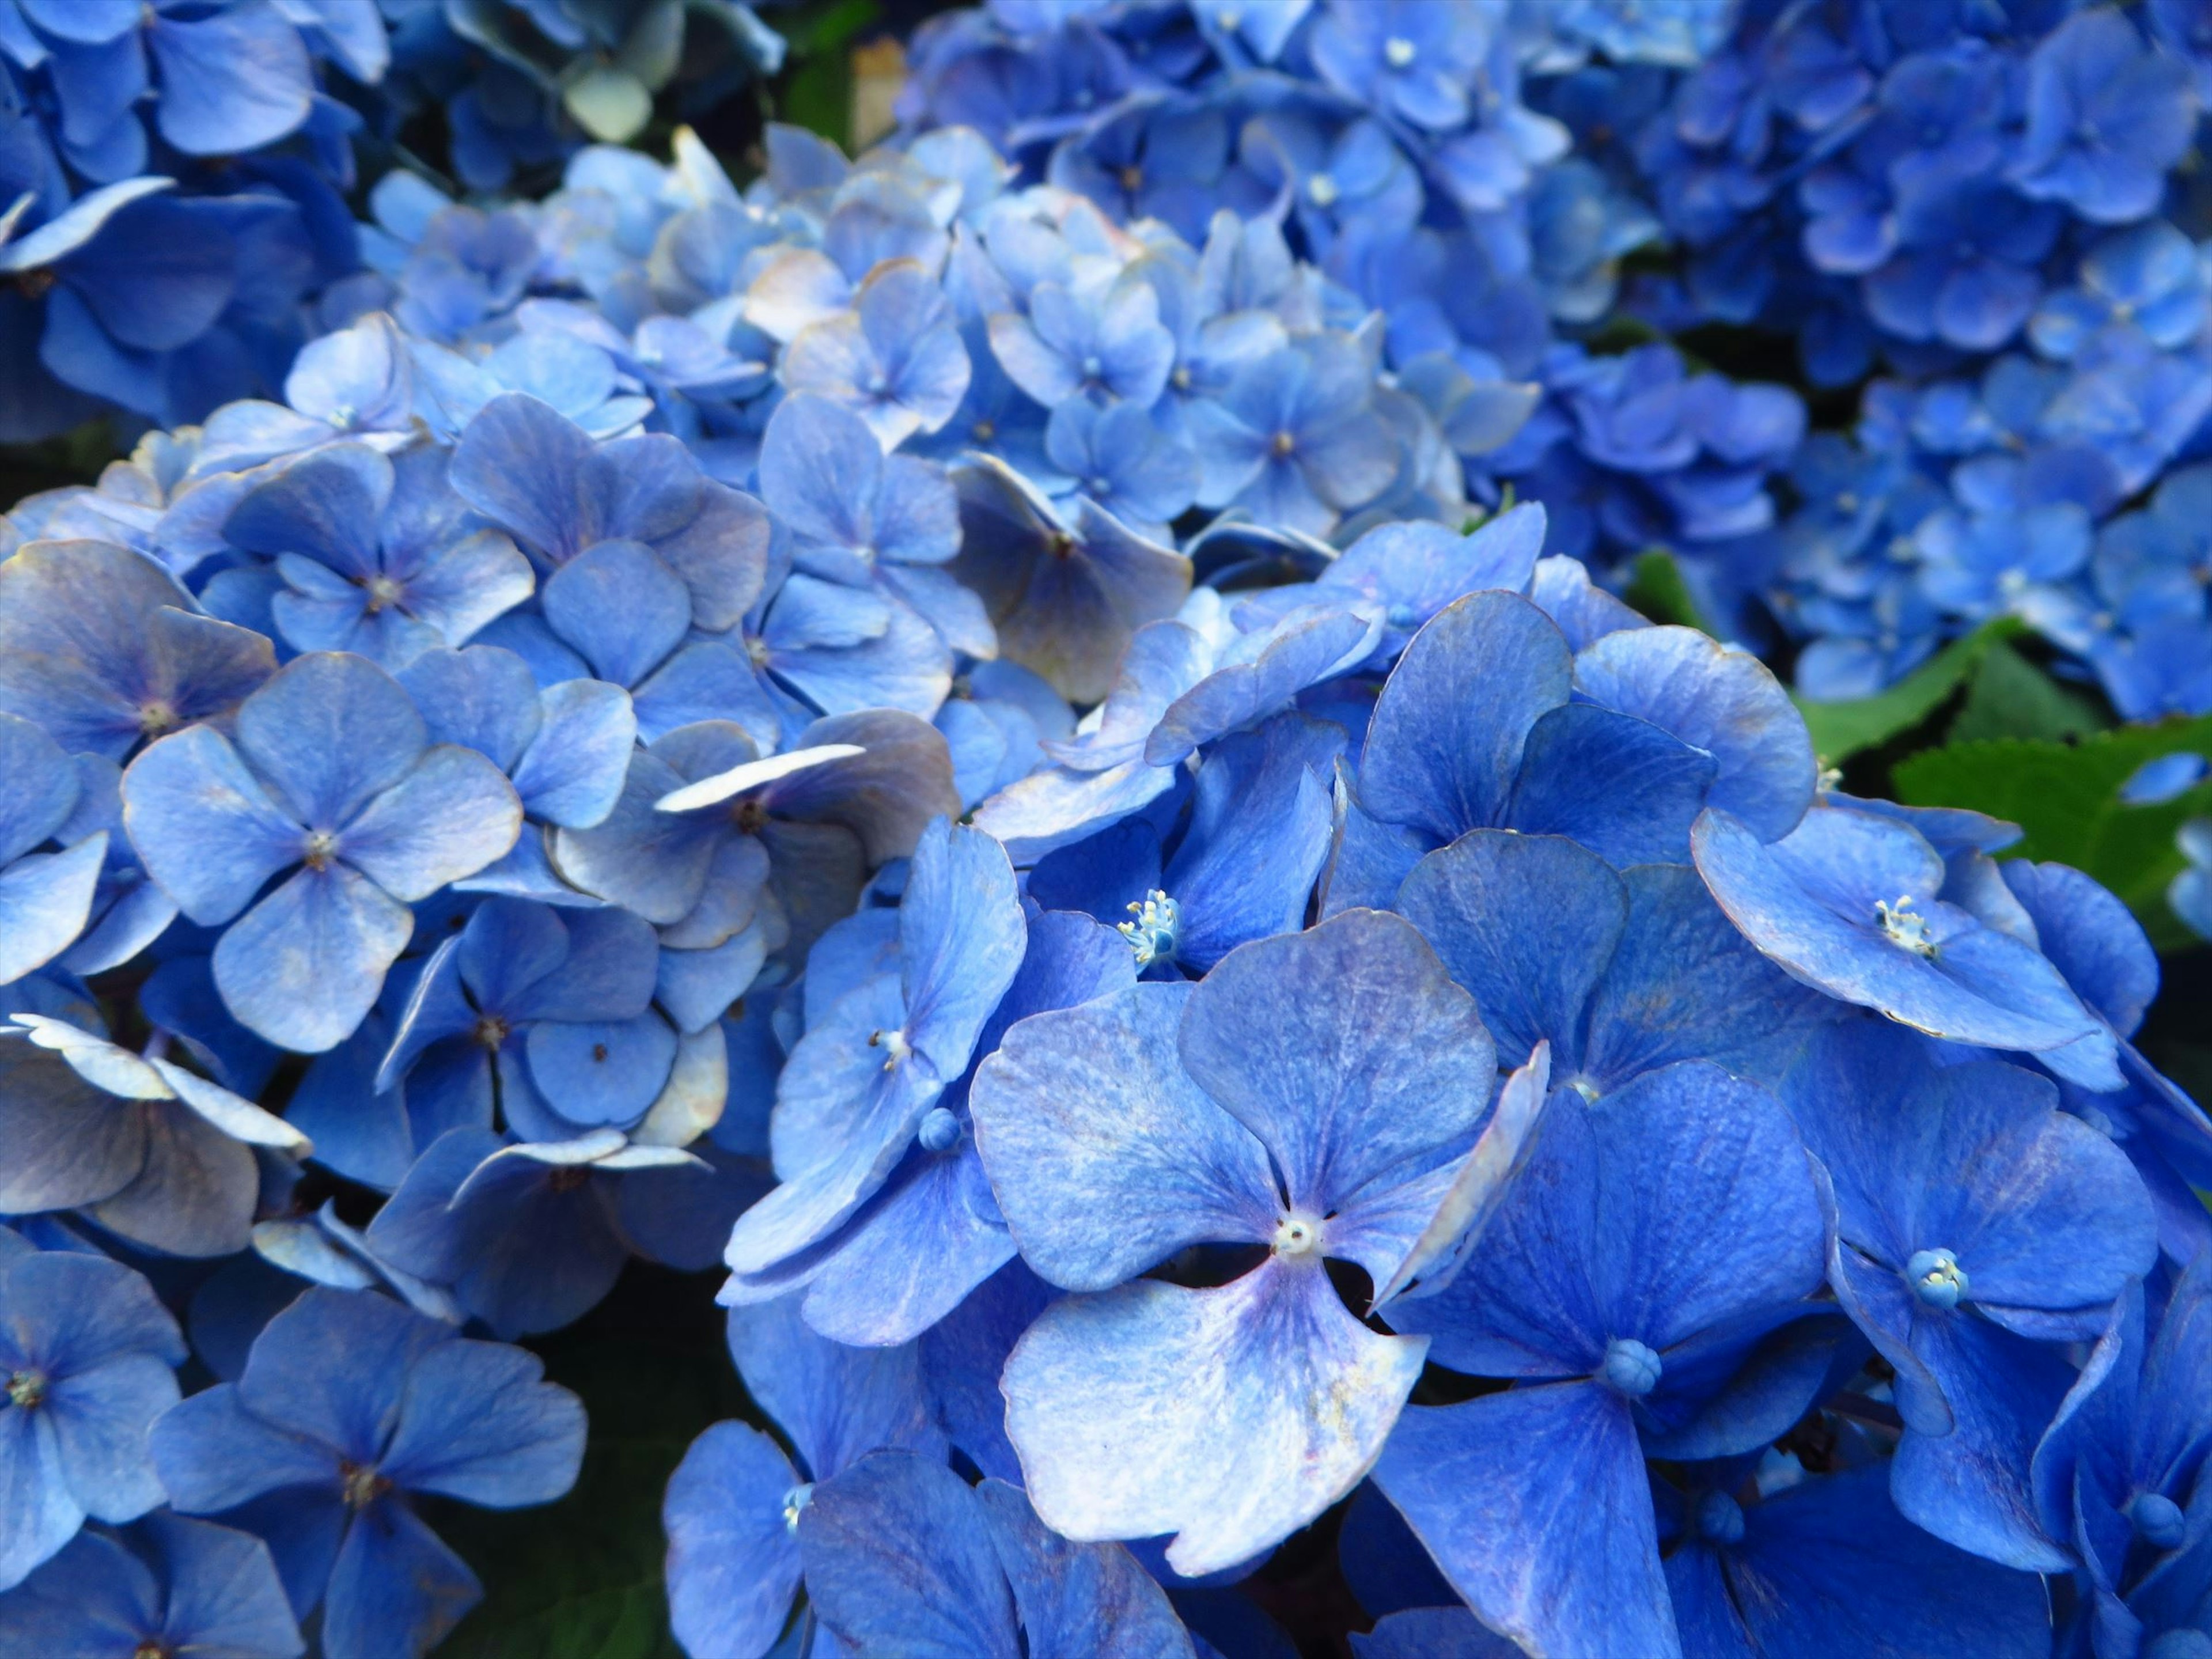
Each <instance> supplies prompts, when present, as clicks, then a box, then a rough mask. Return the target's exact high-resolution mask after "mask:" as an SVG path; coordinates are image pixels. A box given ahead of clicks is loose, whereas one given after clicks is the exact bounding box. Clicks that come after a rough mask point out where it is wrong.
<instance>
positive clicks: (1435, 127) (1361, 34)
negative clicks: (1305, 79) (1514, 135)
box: [1310, 0, 1491, 132]
mask: <svg viewBox="0 0 2212 1659" xmlns="http://www.w3.org/2000/svg"><path fill="white" fill-rule="evenodd" d="M1490 32H1491V23H1490V20H1489V19H1488V18H1486V17H1485V16H1484V15H1483V14H1482V11H1481V10H1480V9H1479V8H1477V7H1474V6H1459V5H1444V6H1436V5H1428V4H1425V3H1422V0H1380V3H1376V4H1360V3H1354V0H1327V3H1325V5H1324V7H1323V9H1322V15H1321V18H1320V21H1317V22H1316V24H1315V25H1314V30H1313V33H1312V36H1311V37H1310V49H1311V51H1312V52H1313V58H1314V66H1315V68H1316V69H1317V70H1320V72H1321V75H1322V78H1323V79H1324V80H1325V81H1327V82H1328V84H1329V85H1330V86H1332V87H1334V88H1335V89H1336V90H1337V91H1339V92H1340V93H1342V94H1344V95H1345V96H1346V98H1349V99H1351V100H1353V101H1354V102H1355V103H1357V104H1359V105H1361V106H1364V107H1367V108H1370V109H1375V110H1378V111H1383V112H1388V113H1389V114H1391V115H1394V116H1398V117H1402V118H1404V119H1406V120H1407V121H1410V122H1412V123H1413V125H1416V126H1418V127H1424V128H1426V129H1428V130H1429V131H1433V132H1448V131H1450V130H1451V129H1453V128H1455V127H1457V126H1460V125H1462V124H1464V123H1465V122H1466V121H1467V119H1468V117H1469V116H1470V115H1471V114H1473V113H1474V100H1473V99H1472V98H1471V96H1470V95H1469V88H1470V87H1471V85H1472V84H1473V82H1474V80H1475V77H1476V71H1477V70H1478V69H1479V68H1480V65H1481V64H1482V62H1483V59H1484V58H1486V56H1487V55H1488V53H1489V51H1490Z"/></svg>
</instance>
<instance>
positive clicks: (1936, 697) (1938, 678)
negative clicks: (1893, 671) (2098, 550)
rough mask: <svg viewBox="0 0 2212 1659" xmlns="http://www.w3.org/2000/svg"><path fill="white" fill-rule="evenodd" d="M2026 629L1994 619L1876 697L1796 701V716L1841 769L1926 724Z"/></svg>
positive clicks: (2017, 622) (2012, 621)
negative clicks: (1998, 648)
mask: <svg viewBox="0 0 2212 1659" xmlns="http://www.w3.org/2000/svg"><path fill="white" fill-rule="evenodd" d="M2025 626H2026V624H2024V623H2021V620H2020V619H2019V618H2018V617H1991V618H1990V620H1989V621H1988V622H1985V623H1983V624H1982V625H1981V626H1980V627H1979V628H1978V629H1975V630H1974V631H1973V632H1972V633H1971V634H1969V635H1966V636H1965V637H1964V638H1963V639H1956V640H1954V641H1951V643H1950V644H1948V645H1947V646H1945V647H1943V648H1942V650H1941V651H1939V652H1937V653H1936V654H1935V655H1934V656H1932V657H1930V658H1929V659H1928V660H1927V661H1926V662H1924V663H1923V664H1921V665H1920V666H1919V667H1917V668H1916V669H1914V670H1913V671H1912V672H1911V673H1910V674H1907V675H1906V676H1905V678H1903V679H1901V680H1899V682H1898V683H1897V684H1895V685H1893V686H1891V687H1890V688H1889V690H1887V691H1884V692H1882V693H1881V695H1880V696H1872V697H1854V698H1852V699H1850V701H1849V702H1817V701H1815V700H1814V699H1813V698H1810V697H1799V698H1797V700H1796V702H1797V708H1798V711H1799V712H1800V713H1801V714H1803V715H1804V716H1805V725H1806V727H1807V729H1808V730H1809V731H1810V732H1812V734H1813V747H1814V749H1815V750H1818V751H1819V752H1820V758H1821V760H1822V761H1823V762H1824V763H1826V764H1827V765H1830V766H1838V765H1841V764H1842V763H1844V761H1846V760H1849V759H1850V757H1852V756H1853V755H1856V754H1858V753H1859V752H1860V751H1861V750H1867V749H1873V748H1875V747H1878V746H1879V745H1880V744H1885V743H1887V742H1888V741H1889V740H1890V739H1891V738H1893V737H1896V736H1898V735H1899V734H1900V733H1902V732H1910V731H1911V729H1912V728H1913V727H1914V726H1917V725H1919V724H1920V722H1921V721H1923V720H1926V719H1927V718H1928V717H1929V715H1930V714H1934V713H1935V712H1936V710H1937V709H1938V708H1941V707H1942V705H1943V702H1944V700H1945V699H1946V698H1947V697H1948V696H1950V695H1951V694H1952V693H1953V692H1954V691H1956V690H1958V689H1959V687H1960V684H1963V683H1964V682H1965V680H1966V676H1967V675H1968V674H1970V673H1972V671H1973V670H1974V668H1975V667H1976V665H1978V664H1979V663H1980V661H1981V660H1982V657H1983V655H1984V653H1986V652H1987V651H1988V650H1989V648H1990V647H1991V646H1993V645H1995V644H1996V643H1997V642H1998V641H2002V640H2007V639H2009V638H2011V637H2012V636H2013V635H2015V634H2017V633H2020V632H2021V630H2022V629H2023V628H2024V627H2025Z"/></svg>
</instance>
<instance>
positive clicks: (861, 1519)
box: [799, 1451, 1024, 1659]
mask: <svg viewBox="0 0 2212 1659" xmlns="http://www.w3.org/2000/svg"><path fill="white" fill-rule="evenodd" d="M799 1558H800V1559H801V1560H802V1561H803V1562H804V1563H805V1570H806V1589H807V1595H808V1597H809V1599H810V1600H811V1602H812V1603H813V1606H814V1609H815V1611H816V1613H817V1615H818V1616H819V1617H820V1618H821V1620H822V1621H823V1623H824V1624H825V1625H827V1626H829V1628H830V1629H831V1630H832V1631H834V1632H836V1633H837V1634H838V1635H839V1636H840V1637H842V1638H843V1639H844V1640H846V1641H848V1642H850V1643H852V1644H854V1645H855V1646H856V1647H858V1648H860V1649H861V1650H863V1651H866V1650H872V1649H874V1648H877V1647H880V1646H885V1645H889V1646H893V1647H896V1648H898V1649H900V1650H903V1651H910V1652H915V1653H943V1654H947V1655H950V1654H960V1655H963V1656H969V1655H972V1656H974V1659H1021V1655H1022V1654H1023V1652H1024V1648H1023V1646H1022V1641H1021V1636H1020V1632H1019V1627H1018V1626H1017V1624H1016V1623H1015V1617H1014V1603H1013V1598H1012V1595H1011V1594H1010V1593H1009V1591H1008V1589H1007V1585H1006V1571H1005V1570H1004V1569H1003V1568H1002V1567H1001V1566H1000V1564H999V1555H998V1552H997V1551H996V1550H995V1549H994V1547H992V1541H991V1536H990V1534H989V1532H988V1531H987V1528H986V1525H985V1521H984V1512H983V1510H982V1508H981V1504H980V1502H979V1500H978V1499H977V1498H976V1497H975V1494H974V1493H973V1492H971V1491H970V1490H969V1486H968V1483H967V1482H966V1481H964V1480H962V1479H961V1478H960V1477H959V1476H958V1475H957V1474H953V1473H952V1471H951V1470H950V1469H948V1468H945V1466H944V1465H943V1464H941V1463H934V1462H931V1461H929V1460H928V1459H927V1458H923V1457H919V1456H916V1455H914V1454H913V1453H911V1452H897V1451H886V1452H878V1454H876V1455H874V1456H872V1457H870V1458H866V1459H863V1460H862V1461H861V1462H859V1463H857V1464H855V1465H854V1467H853V1468H850V1469H849V1470H848V1471H846V1472H845V1473H844V1474H842V1475H840V1476H839V1477H838V1478H837V1479H836V1480H830V1481H827V1482H824V1483H823V1484H822V1485H819V1486H817V1487H816V1488H815V1490H814V1494H813V1497H812V1498H811V1500H810V1501H809V1502H808V1504H807V1505H806V1507H805V1510H802V1511H800V1514H799Z"/></svg>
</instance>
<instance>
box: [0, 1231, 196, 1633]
mask: <svg viewBox="0 0 2212 1659" xmlns="http://www.w3.org/2000/svg"><path fill="white" fill-rule="evenodd" d="M0 1310H3V1311H0V1373H4V1374H5V1379H6V1380H5V1383H4V1384H3V1385H0V1389H4V1392H0V1489H4V1490H5V1491H6V1492H8V1494H9V1500H8V1506H7V1516H8V1522H7V1528H6V1534H5V1539H4V1541H0V1585H6V1586H9V1587H10V1588H12V1587H13V1586H15V1585H16V1584H19V1583H21V1582H22V1580H23V1578H24V1577H25V1576H26V1575H27V1574H28V1573H29V1572H30V1571H31V1570H32V1569H33V1568H34V1567H36V1566H38V1565H39V1564H40V1562H42V1561H45V1560H46V1559H49V1558H50V1557H52V1555H53V1554H54V1553H55V1552H57V1551H58V1550H59V1549H61V1547H63V1546H64V1545H65V1544H67V1543H68V1542H69V1541H70V1539H72V1538H74V1537H75V1536H76V1534H77V1530H78V1528H81V1527H82V1526H83V1525H84V1523H85V1520H86V1517H87V1516H90V1517H91V1518H93V1519H94V1520H98V1521H104V1522H107V1523H108V1524H110V1525H111V1526H113V1525H120V1524H121V1523H122V1522H125V1521H135V1520H137V1518H138V1517H139V1516H142V1515H143V1514H145V1513H146V1512H147V1511H148V1510H150V1509H153V1508H154V1507H155V1505H157V1504H160V1503H161V1481H160V1480H157V1479H156V1478H155V1474H154V1466H153V1464H152V1462H150V1461H149V1454H148V1451H147V1440H146V1437H147V1431H149V1429H151V1428H152V1427H153V1425H154V1420H155V1419H156V1418H158V1417H159V1416H161V1413H163V1412H164V1411H167V1409H168V1408H169V1407H172V1406H173V1405H175V1404H176V1402H177V1379H176V1376H175V1370H176V1367H177V1366H178V1365H179V1364H182V1363H183V1362H184V1358H185V1343H184V1339H183V1337H182V1336H180V1335H179V1334H178V1331H177V1325H176V1322H175V1321H174V1320H173V1319H172V1318H170V1317H169V1314H168V1310H167V1309H165V1308H163V1307H162V1306H161V1303H160V1302H159V1301H158V1300H157V1299H155V1295H154V1292H153V1290H152V1288H151V1287H150V1286H149V1285H148V1284H147V1283H146V1281H145V1280H144V1279H141V1278H140V1277H139V1276H138V1275H137V1273H132V1272H131V1270H130V1269H129V1268H128V1267H123V1266H122V1265H120V1264H119V1263H118V1262H113V1261H108V1260H106V1258H105V1257H103V1256H100V1255H91V1254H86V1253H82V1252H79V1251H76V1250H51V1251H49V1250H37V1249H33V1248H32V1247H31V1246H30V1245H28V1244H27V1243H24V1242H23V1241H22V1240H21V1238H19V1237H17V1236H16V1235H15V1234H14V1233H11V1232H9V1231H5V1230H4V1229H0ZM8 1612H9V1607H8V1604H7V1603H6V1602H4V1601H0V1615H4V1614H5V1613H8Z"/></svg>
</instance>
